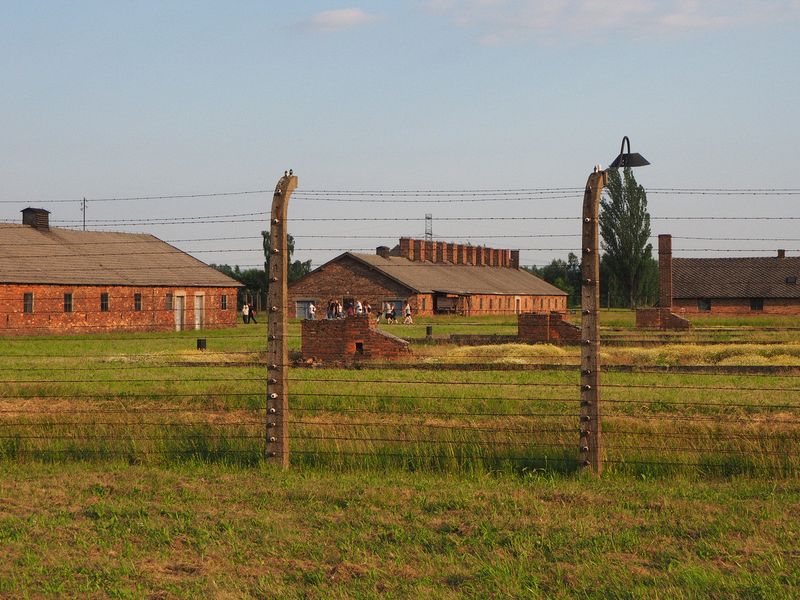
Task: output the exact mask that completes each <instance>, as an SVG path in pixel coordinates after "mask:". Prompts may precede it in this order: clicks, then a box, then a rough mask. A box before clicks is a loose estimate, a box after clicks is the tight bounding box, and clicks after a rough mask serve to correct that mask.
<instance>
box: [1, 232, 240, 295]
mask: <svg viewBox="0 0 800 600" xmlns="http://www.w3.org/2000/svg"><path fill="white" fill-rule="evenodd" d="M0 283H43V284H62V285H81V284H82V285H131V286H171V287H174V286H203V287H241V284H240V283H239V282H238V281H236V280H234V279H231V278H230V277H228V276H227V275H224V274H222V273H220V272H219V271H217V270H216V269H214V268H212V267H209V266H208V265H206V264H205V263H204V262H202V261H199V260H197V259H196V258H193V257H192V256H189V255H188V254H186V253H185V252H182V251H181V250H178V249H177V248H175V247H174V246H170V245H169V244H167V243H166V242H163V241H161V240H159V239H158V238H156V237H154V236H152V235H148V234H140V233H114V232H105V231H75V230H72V229H60V228H50V229H36V228H34V227H30V226H28V225H17V224H10V223H4V224H2V225H0Z"/></svg>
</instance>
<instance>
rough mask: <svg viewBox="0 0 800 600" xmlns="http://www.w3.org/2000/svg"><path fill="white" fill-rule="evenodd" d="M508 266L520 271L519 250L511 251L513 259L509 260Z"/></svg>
mask: <svg viewBox="0 0 800 600" xmlns="http://www.w3.org/2000/svg"><path fill="white" fill-rule="evenodd" d="M508 266H509V267H511V268H512V269H519V250H512V251H511V257H510V258H509V265H508Z"/></svg>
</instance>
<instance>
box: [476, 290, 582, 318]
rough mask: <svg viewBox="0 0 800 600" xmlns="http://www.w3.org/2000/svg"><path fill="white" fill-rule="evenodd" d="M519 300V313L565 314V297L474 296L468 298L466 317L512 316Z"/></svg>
mask: <svg viewBox="0 0 800 600" xmlns="http://www.w3.org/2000/svg"><path fill="white" fill-rule="evenodd" d="M517 298H519V299H520V312H523V313H524V312H566V311H567V297H566V296H498V295H494V294H475V295H473V296H471V297H470V298H469V302H468V306H467V312H466V314H468V315H513V314H515V313H516V299H517Z"/></svg>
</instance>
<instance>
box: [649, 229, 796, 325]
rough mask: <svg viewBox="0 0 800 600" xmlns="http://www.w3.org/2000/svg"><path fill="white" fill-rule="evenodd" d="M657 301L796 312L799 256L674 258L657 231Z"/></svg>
mask: <svg viewBox="0 0 800 600" xmlns="http://www.w3.org/2000/svg"><path fill="white" fill-rule="evenodd" d="M658 267H659V305H660V306H661V307H664V308H667V306H668V305H669V306H671V309H672V312H673V313H676V314H679V315H680V314H685V313H695V314H791V315H800V285H798V283H797V280H798V278H800V257H787V256H786V252H785V251H784V250H778V252H777V255H776V256H773V257H768V256H765V257H761V256H759V257H747V258H742V257H739V258H673V257H672V236H670V235H659V236H658Z"/></svg>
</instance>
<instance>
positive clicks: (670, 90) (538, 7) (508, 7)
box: [0, 0, 800, 264]
mask: <svg viewBox="0 0 800 600" xmlns="http://www.w3.org/2000/svg"><path fill="white" fill-rule="evenodd" d="M798 40H800V2H798V1H797V0H760V1H756V0H726V1H721V0H708V1H692V0H670V1H666V0H665V1H658V0H550V1H544V0H541V1H538V0H527V1H526V0H430V1H425V0H408V1H394V2H388V1H380V0H378V1H370V2H360V3H359V2H351V1H348V0H345V1H344V2H310V1H297V0H295V1H292V2H277V1H263V2H246V1H240V2H230V3H222V2H202V1H192V2H189V1H184V2H177V1H172V2H169V1H164V2H146V1H140V2H111V1H96V2H83V1H73V2H56V1H51V2H37V1H33V0H30V1H26V2H0V76H1V77H2V85H0V132H1V135H2V141H0V200H1V201H3V204H0V219H2V220H11V221H15V222H16V221H18V220H19V210H20V209H22V208H24V207H25V206H28V205H31V206H43V207H45V208H48V209H49V210H51V211H52V213H53V214H52V215H51V219H52V221H53V222H54V223H58V222H62V223H65V224H74V223H75V222H76V221H77V220H79V219H80V207H79V204H78V203H60V204H48V203H47V202H46V201H47V200H53V199H72V198H75V199H78V198H81V197H83V196H86V197H88V198H98V197H107V196H142V195H162V194H191V193H205V192H216V191H232V190H252V189H261V188H272V187H273V186H274V184H275V181H276V180H277V178H278V177H279V176H280V174H282V173H283V171H284V169H287V168H290V167H291V168H293V169H294V170H295V172H296V173H297V174H298V175H299V177H300V189H301V190H302V189H389V188H403V189H408V188H425V189H430V188H440V189H444V188H458V189H463V188H519V187H549V186H558V187H561V186H574V187H581V186H582V185H583V184H584V183H585V181H586V177H587V175H588V173H589V172H590V171H591V169H592V167H593V165H594V164H596V163H601V164H602V165H604V166H605V165H607V164H608V163H609V162H610V161H611V160H612V159H613V158H614V156H615V155H616V154H617V152H618V151H619V144H620V140H621V138H622V136H623V135H628V136H630V138H631V141H632V146H633V150H634V151H638V152H641V153H642V154H644V155H645V156H646V157H647V158H648V159H649V160H650V161H651V162H652V163H653V164H652V166H650V167H647V168H646V169H642V170H639V171H638V172H637V177H638V179H639V181H640V182H641V183H643V184H644V185H645V187H654V188H655V187H690V186H701V187H790V188H791V187H794V188H797V187H800V184H799V183H798V182H797V181H796V178H795V172H796V167H795V162H796V161H797V156H796V150H797V148H798V139H800V120H799V119H798V107H799V106H800V69H799V68H798V67H799V66H800V59H799V58H798V57H800V41H798ZM270 199H271V196H270V195H269V194H265V195H252V196H240V197H223V198H217V199H194V200H175V201H140V202H121V203H90V204H89V211H88V218H89V219H90V227H91V226H92V223H91V219H103V218H121V219H140V218H154V217H161V216H164V217H172V216H181V217H185V216H195V215H216V214H231V213H247V212H257V211H261V210H265V209H266V207H267V206H268V203H269V201H270ZM9 201H10V202H9ZM797 201H798V196H788V197H769V198H756V199H753V198H747V197H744V198H743V197H721V198H716V197H702V196H701V197H697V196H693V197H688V198H686V197H679V196H670V195H666V194H660V195H655V194H651V195H650V196H649V203H650V212H651V215H652V216H653V217H654V221H653V233H654V234H657V233H667V232H671V233H673V234H675V235H704V234H707V235H714V236H724V235H731V236H733V237H744V236H749V237H757V236H761V237H781V236H784V237H789V238H792V237H796V238H800V233H798V232H797V226H798V224H800V221H765V222H755V223H752V222H750V223H741V222H727V223H726V222H706V223H696V222H686V221H683V222H680V221H679V222H672V221H659V220H657V217H659V216H669V215H679V214H686V215H710V214H721V215H737V214H738V215H762V216H764V215H774V216H784V217H786V216H795V217H797V216H799V215H800V211H798V210H797V205H798V202H797ZM579 210H580V197H579V196H578V197H576V198H575V199H562V200H556V201H553V202H535V201H529V202H509V203H496V202H494V203H472V204H469V205H447V204H425V203H421V204H397V205H391V204H388V205H387V204H339V203H336V204H334V203H322V202H312V201H310V200H301V199H298V200H296V201H295V202H293V204H292V207H291V210H290V217H292V218H295V219H299V218H304V217H311V216H365V217H371V216H410V217H423V216H424V214H425V213H428V212H430V213H433V215H434V232H435V234H437V236H442V237H446V238H450V239H454V240H470V241H472V242H473V243H484V242H485V243H487V244H490V245H494V246H496V247H538V246H541V247H565V246H568V247H573V246H575V247H577V246H578V245H579V238H578V236H577V235H576V236H575V237H574V239H560V238H556V240H557V241H554V240H553V239H548V240H547V241H546V242H545V241H543V240H537V239H536V236H537V235H539V234H542V233H575V234H577V232H578V227H579V224H578V223H577V221H576V222H559V221H554V222H537V221H519V222H508V221H505V222H502V221H499V222H489V221H487V222H485V223H475V222H467V223H465V222H447V221H440V222H437V221H436V218H437V217H439V218H442V217H447V216H455V215H466V216H493V215H494V216H499V215H505V216H515V215H516V216H570V215H575V216H577V215H578V214H579ZM95 228H99V227H95ZM263 228H264V225H263V224H262V223H260V222H259V220H258V218H255V219H254V220H252V221H250V222H245V223H236V224H205V225H203V224H195V225H191V226H189V225H185V224H184V225H180V226H176V225H152V226H147V227H141V226H131V227H127V228H126V227H122V226H115V227H114V229H117V230H122V229H126V230H129V231H149V232H152V233H154V234H156V235H158V236H159V237H161V238H163V239H167V240H183V239H197V238H208V237H213V236H252V237H253V239H252V240H250V241H248V240H241V241H221V242H211V241H204V242H193V243H192V242H177V243H176V245H177V246H179V247H181V248H183V249H187V250H200V249H206V250H209V249H218V250H222V249H224V250H232V249H239V248H241V249H242V251H241V252H238V251H237V252H224V253H222V252H217V253H215V252H205V253H200V252H198V253H197V256H198V257H200V258H202V259H203V260H206V261H207V262H227V263H230V264H234V263H239V264H255V263H259V262H261V256H260V244H259V243H258V240H256V239H255V238H256V237H257V236H258V233H259V231H260V230H261V229H263ZM290 232H292V233H293V234H295V235H297V236H306V235H315V234H322V235H332V234H337V235H368V234H378V235H385V236H386V238H385V240H384V242H385V243H391V242H393V241H395V240H396V238H397V237H398V236H399V235H401V234H410V235H418V236H421V235H422V233H423V224H422V223H421V222H413V223H409V222H389V223H366V224H365V223H357V222H354V223H309V222H302V221H298V222H296V223H294V224H293V225H292V226H291V227H290ZM528 233H529V234H531V236H532V238H531V239H527V240H525V239H519V240H492V239H490V237H489V236H490V235H493V234H494V235H503V234H505V235H509V234H519V235H524V234H528ZM301 240H302V241H301ZM378 243H381V241H380V240H361V239H351V240H348V239H334V240H330V239H325V240H322V239H319V240H313V239H308V238H300V239H298V246H299V247H303V248H305V247H312V246H313V247H341V248H359V247H374V246H375V245H377V244H378ZM692 243H693V242H690V241H684V242H681V243H677V242H676V244H675V247H676V254H678V253H680V250H681V249H682V248H689V247H691V245H692ZM748 244H749V245H748ZM765 244H766V245H765ZM726 245H731V246H735V247H742V248H748V247H749V248H762V247H767V248H772V247H773V246H774V247H775V248H777V247H786V248H788V249H790V250H791V249H794V248H798V247H800V242H784V243H778V242H762V243H757V242H750V243H744V242H730V243H723V244H719V247H725V246H726ZM246 247H252V248H253V250H251V251H247V250H245V248H246ZM695 247H708V243H702V242H698V243H696V244H695ZM336 253H337V252H334V251H320V252H313V253H312V252H304V251H301V252H299V253H298V254H299V256H298V257H299V258H313V259H314V260H315V262H319V261H320V260H324V259H325V258H329V257H331V256H333V255H335V254H336ZM754 254H757V253H754ZM565 255H566V252H562V251H538V252H533V251H524V252H523V262H526V263H534V262H535V263H539V264H541V263H542V262H545V261H549V260H550V258H552V257H554V256H565ZM684 255H689V253H688V252H686V253H685V254H684Z"/></svg>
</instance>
